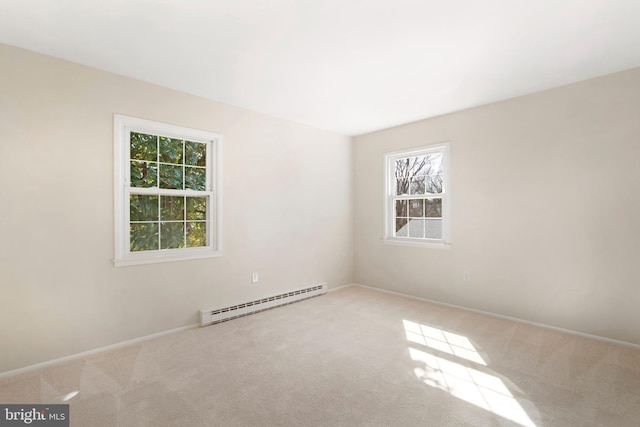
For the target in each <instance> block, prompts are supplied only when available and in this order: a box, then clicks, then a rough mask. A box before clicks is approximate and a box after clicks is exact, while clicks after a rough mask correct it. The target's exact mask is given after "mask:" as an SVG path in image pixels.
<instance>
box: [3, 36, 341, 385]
mask: <svg viewBox="0 0 640 427" xmlns="http://www.w3.org/2000/svg"><path fill="white" fill-rule="evenodd" d="M114 113H119V114H124V115H130V116H135V117H141V118H146V119H150V120H156V121H162V122H167V123H172V124H177V125H181V126H187V127H193V128H198V129H204V130H208V131H212V132H218V133H222V134H223V135H224V137H225V143H224V182H223V184H224V185H223V189H224V256H223V257H222V258H216V259H206V260H197V261H187V262H173V263H165V264H155V265H145V266H133V267H120V268H115V267H114V266H113V263H112V261H111V260H112V257H113V244H114V243H113V240H114V238H113V163H112V158H113V114H114ZM0 158H1V159H2V165H1V166H0V181H1V182H2V186H1V187H0V188H1V189H0V196H1V201H0V236H2V244H1V245H0V343H1V344H0V347H1V349H2V350H1V351H0V373H1V372H4V371H8V370H12V369H16V368H20V367H24V366H28V365H32V364H35V363H39V362H43V361H48V360H52V359H55V358H60V357H64V356H68V355H72V354H76V353H79V352H83V351H87V350H91V349H95V348H99V347H102V346H106V345H110V344H114V343H118V342H122V341H124V340H129V339H133V338H137V337H141V336H145V335H148V334H153V333H156V332H159V331H165V330H168V329H172V328H178V327H182V326H185V325H190V324H193V323H196V321H197V318H196V313H197V310H199V309H201V308H207V307H215V306H222V305H227V304H232V303H235V302H242V301H245V300H247V299H253V298H257V297H260V296H265V295H270V294H273V293H276V292H279V291H285V290H289V289H293V288H298V287H302V286H306V285H311V284H314V283H318V282H323V281H326V282H328V283H329V285H330V287H334V286H338V285H342V284H345V283H349V282H351V281H352V279H353V277H352V276H353V271H352V270H353V232H352V224H353V221H352V191H351V190H352V189H351V141H350V139H349V138H348V137H345V136H341V135H337V134H333V133H330V132H326V131H322V130H318V129H313V128H310V127H306V126H302V125H298V124H294V123H291V122H288V121H285V120H280V119H276V118H272V117H268V116H265V115H261V114H257V113H254V112H250V111H246V110H243V109H239V108H234V107H231V106H228V105H224V104H221V103H217V102H212V101H208V100H205V99H201V98H197V97H194V96H190V95H186V94H183V93H179V92H176V91H172V90H169V89H165V88H161V87H158V86H154V85H150V84H146V83H142V82H139V81H135V80H131V79H127V78H124V77H120V76H116V75H113V74H109V73H105V72H102V71H97V70H95V69H91V68H87V67H83V66H79V65H75V64H71V63H68V62H65V61H61V60H57V59H52V58H49V57H45V56H42V55H38V54H35V53H30V52H27V51H24V50H20V49H16V48H12V47H9V46H6V45H0ZM252 271H257V272H259V273H260V282H259V283H258V284H251V282H250V279H251V272H252Z"/></svg>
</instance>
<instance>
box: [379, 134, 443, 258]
mask: <svg viewBox="0 0 640 427" xmlns="http://www.w3.org/2000/svg"><path fill="white" fill-rule="evenodd" d="M384 167H385V206H384V210H385V211H384V217H385V219H384V240H383V241H384V242H385V243H391V244H401V245H409V246H425V247H448V244H449V243H450V237H449V223H450V196H451V194H450V193H451V188H450V185H449V174H450V171H449V144H448V143H440V144H433V145H428V146H424V147H418V148H412V149H408V150H402V151H397V152H393V153H386V154H385V155H384Z"/></svg>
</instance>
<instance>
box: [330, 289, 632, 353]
mask: <svg viewBox="0 0 640 427" xmlns="http://www.w3.org/2000/svg"><path fill="white" fill-rule="evenodd" d="M350 286H357V287H360V288H366V289H371V290H374V291H379V292H384V293H387V294H391V295H396V296H400V297H405V298H411V299H416V300H420V301H425V302H429V303H432V304H437V305H442V306H445V307H451V308H457V309H459V310H464V311H471V312H473V313H478V314H484V315H485V316H491V317H497V318H499V319H505V320H511V321H512V322H516V323H523V324H525V325H530V326H537V327H538V328H543V329H549V330H552V331H557V332H564V333H565V334H569V335H575V336H579V337H582V338H589V339H592V340H596V341H603V342H607V343H609V344H616V345H621V346H624V347H630V348H633V349H635V350H640V344H635V343H632V342H628V341H622V340H616V339H613V338H607V337H603V336H600V335H592V334H587V333H585V332H579V331H574V330H572V329H565V328H559V327H557V326H551V325H547V324H545V323H538V322H532V321H530V320H525V319H519V318H517V317H511V316H504V315H502V314H497V313H492V312H490V311H483V310H477V309H475V308H470V307H465V306H462V305H456V304H448V303H446V302H440V301H435V300H431V299H428V298H422V297H417V296H414V295H408V294H403V293H400V292H394V291H389V290H387V289H381V288H374V287H372V286H365V285H361V284H358V283H353V284H350V285H345V286H341V287H340V288H336V289H341V288H348V287H350Z"/></svg>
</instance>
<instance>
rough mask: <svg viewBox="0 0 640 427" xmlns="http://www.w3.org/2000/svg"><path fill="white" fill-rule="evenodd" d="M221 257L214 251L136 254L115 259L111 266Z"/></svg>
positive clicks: (219, 253)
mask: <svg viewBox="0 0 640 427" xmlns="http://www.w3.org/2000/svg"><path fill="white" fill-rule="evenodd" d="M221 256H222V252H221V251H215V250H206V251H203V250H194V251H187V250H181V251H180V252H165V253H162V252H160V253H153V254H149V253H136V254H130V255H129V256H127V257H122V258H115V259H114V260H113V264H114V265H115V266H116V267H126V266H129V265H142V264H159V263H162V262H173V261H189V260H194V259H204V258H217V257H221Z"/></svg>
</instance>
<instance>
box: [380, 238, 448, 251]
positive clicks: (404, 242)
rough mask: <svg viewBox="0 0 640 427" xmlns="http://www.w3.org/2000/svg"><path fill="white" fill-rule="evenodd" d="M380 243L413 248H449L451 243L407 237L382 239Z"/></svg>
mask: <svg viewBox="0 0 640 427" xmlns="http://www.w3.org/2000/svg"><path fill="white" fill-rule="evenodd" d="M382 243H383V244H385V245H393V246H411V247H414V248H431V249H451V243H444V242H421V241H419V240H409V239H382Z"/></svg>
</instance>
